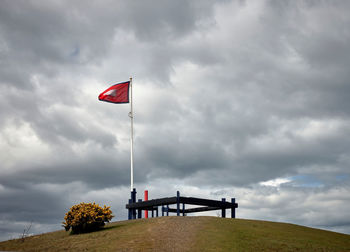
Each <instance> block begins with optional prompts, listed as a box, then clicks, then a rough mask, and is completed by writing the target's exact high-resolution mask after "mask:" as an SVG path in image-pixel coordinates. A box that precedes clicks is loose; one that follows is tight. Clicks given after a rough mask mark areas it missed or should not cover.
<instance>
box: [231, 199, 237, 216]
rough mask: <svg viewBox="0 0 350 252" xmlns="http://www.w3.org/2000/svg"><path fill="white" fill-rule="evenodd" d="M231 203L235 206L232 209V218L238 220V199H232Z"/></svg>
mask: <svg viewBox="0 0 350 252" xmlns="http://www.w3.org/2000/svg"><path fill="white" fill-rule="evenodd" d="M231 203H232V204H234V206H233V207H232V208H231V218H236V206H235V205H236V199H235V198H231Z"/></svg>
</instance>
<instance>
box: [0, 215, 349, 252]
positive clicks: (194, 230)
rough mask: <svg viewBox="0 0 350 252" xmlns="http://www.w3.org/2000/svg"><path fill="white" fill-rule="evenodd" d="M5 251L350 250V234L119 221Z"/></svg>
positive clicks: (237, 223) (186, 220)
mask: <svg viewBox="0 0 350 252" xmlns="http://www.w3.org/2000/svg"><path fill="white" fill-rule="evenodd" d="M0 250H6V251H11V250H15V251H87V250H88V251H350V235H345V234H340V233H334V232H329V231H324V230H319V229H313V228H307V227H303V226H298V225H293V224H286V223H276V222H268V221H255V220H243V219H222V218H216V217H161V218H153V219H147V220H146V219H141V220H132V221H120V222H114V223H111V224H109V225H107V226H106V227H105V228H104V229H103V230H101V231H98V232H94V233H89V234H80V235H69V233H68V232H65V231H57V232H52V233H46V234H42V235H36V236H32V237H28V238H26V239H25V240H24V241H21V240H20V239H18V240H10V241H5V242H0Z"/></svg>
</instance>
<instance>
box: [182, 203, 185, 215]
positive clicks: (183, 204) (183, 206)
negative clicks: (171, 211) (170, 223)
mask: <svg viewBox="0 0 350 252" xmlns="http://www.w3.org/2000/svg"><path fill="white" fill-rule="evenodd" d="M182 216H185V203H182Z"/></svg>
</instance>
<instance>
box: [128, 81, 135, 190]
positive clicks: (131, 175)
mask: <svg viewBox="0 0 350 252" xmlns="http://www.w3.org/2000/svg"><path fill="white" fill-rule="evenodd" d="M129 116H130V121H131V139H130V151H131V152H130V190H131V191H133V189H134V113H133V110H132V78H131V77H130V115H129Z"/></svg>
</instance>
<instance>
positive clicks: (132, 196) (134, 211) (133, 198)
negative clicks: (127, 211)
mask: <svg viewBox="0 0 350 252" xmlns="http://www.w3.org/2000/svg"><path fill="white" fill-rule="evenodd" d="M131 199H132V203H136V189H135V188H134V189H133V190H132V192H131ZM132 218H133V219H136V208H133V209H132Z"/></svg>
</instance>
